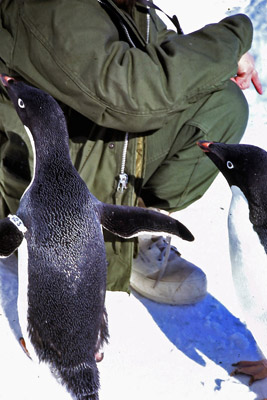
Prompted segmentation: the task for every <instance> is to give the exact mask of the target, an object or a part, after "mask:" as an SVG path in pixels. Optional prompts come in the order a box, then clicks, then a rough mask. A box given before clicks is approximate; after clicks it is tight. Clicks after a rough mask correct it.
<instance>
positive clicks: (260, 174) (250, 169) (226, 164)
mask: <svg viewBox="0 0 267 400" xmlns="http://www.w3.org/2000/svg"><path fill="white" fill-rule="evenodd" d="M197 144H198V146H199V147H200V148H201V149H202V150H203V151H204V152H205V153H206V155H207V156H208V157H209V158H210V159H211V161H213V163H214V164H215V165H216V166H217V168H218V169H219V170H220V171H221V172H222V174H223V175H224V177H225V178H226V180H227V182H228V184H229V186H230V187H231V186H233V185H234V186H237V187H239V188H240V189H241V190H242V192H244V193H246V192H249V191H251V190H254V189H256V188H257V187H264V186H266V184H267V152H266V151H264V150H263V149H261V148H259V147H257V146H253V145H247V144H225V143H215V142H207V141H199V142H198V143H197Z"/></svg>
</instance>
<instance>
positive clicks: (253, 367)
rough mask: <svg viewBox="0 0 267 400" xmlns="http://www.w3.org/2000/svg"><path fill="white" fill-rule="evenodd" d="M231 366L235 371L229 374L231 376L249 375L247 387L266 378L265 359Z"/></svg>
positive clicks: (266, 363)
mask: <svg viewBox="0 0 267 400" xmlns="http://www.w3.org/2000/svg"><path fill="white" fill-rule="evenodd" d="M232 365H233V366H234V367H236V369H235V370H234V371H233V372H232V373H231V376H234V375H237V374H245V375H249V376H250V381H249V385H252V383H253V382H255V381H258V380H260V379H264V378H267V360H265V359H264V360H260V361H240V362H238V363H236V364H232Z"/></svg>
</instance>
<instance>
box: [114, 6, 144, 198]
mask: <svg viewBox="0 0 267 400" xmlns="http://www.w3.org/2000/svg"><path fill="white" fill-rule="evenodd" d="M122 26H123V29H124V32H125V34H126V36H127V38H128V40H129V42H130V43H131V45H132V46H133V47H136V46H135V44H134V42H133V40H132V38H131V37H130V35H129V32H128V29H127V27H126V26H125V25H124V24H122ZM149 30H150V15H149V13H148V14H147V32H146V43H148V41H149ZM128 144H129V132H126V133H125V139H124V145H123V150H122V160H121V171H120V174H119V183H118V186H117V191H118V192H121V193H123V191H124V190H125V189H127V183H128V175H127V174H126V172H125V166H126V156H127V148H128Z"/></svg>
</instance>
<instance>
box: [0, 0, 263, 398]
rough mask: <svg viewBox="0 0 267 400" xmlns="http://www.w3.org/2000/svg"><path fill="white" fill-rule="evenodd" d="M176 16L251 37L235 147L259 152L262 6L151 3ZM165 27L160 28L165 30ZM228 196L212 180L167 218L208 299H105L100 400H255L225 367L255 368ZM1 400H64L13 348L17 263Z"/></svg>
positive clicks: (3, 349) (1, 319) (4, 319)
mask: <svg viewBox="0 0 267 400" xmlns="http://www.w3.org/2000/svg"><path fill="white" fill-rule="evenodd" d="M156 3H157V5H158V6H159V7H161V8H162V9H164V10H165V11H166V12H167V13H169V14H170V15H172V14H174V13H175V14H177V15H178V16H179V20H180V23H181V25H182V27H183V29H184V32H185V33H187V32H189V31H192V30H195V29H198V28H200V27H201V26H203V25H205V24H207V23H211V22H217V21H218V20H220V19H222V18H224V16H225V15H230V14H234V13H238V12H244V13H246V14H248V15H249V16H250V18H251V19H252V21H253V24H254V27H255V34H254V43H253V48H252V54H253V55H254V56H255V58H256V61H257V68H258V71H259V74H260V77H261V79H262V82H263V84H264V87H265V94H264V95H262V96H259V95H258V94H257V93H256V92H255V90H254V89H253V88H251V89H249V90H247V91H246V92H245V93H246V97H247V99H248V102H249V105H250V119H249V124H248V127H247V131H246V134H245V136H244V138H243V142H244V143H245V142H246V143H252V144H255V145H258V146H261V147H263V148H265V149H266V150H267V139H266V135H267V126H266V125H267V122H266V121H267V118H266V115H267V95H266V93H267V23H266V0H251V1H249V0H229V1H227V0H202V1H201V2H197V1H195V0H187V1H186V2H174V1H173V0H158V1H157V2H156ZM167 23H168V25H169V26H171V25H170V23H169V21H167ZM230 199H231V192H230V189H229V187H228V185H227V183H226V181H225V180H224V178H223V177H222V176H221V175H219V176H218V178H217V179H216V180H215V182H214V183H213V185H212V186H211V188H210V189H209V190H208V191H207V193H206V194H205V195H204V196H203V198H202V199H201V200H199V201H198V202H197V203H195V204H193V205H192V206H190V207H189V208H188V209H186V210H183V211H181V212H179V213H176V214H175V216H176V217H177V218H178V219H179V220H180V221H181V222H183V223H184V224H185V225H186V226H188V228H189V229H190V230H191V231H192V232H193V234H194V236H195V238H196V240H195V241H194V242H193V243H187V242H183V241H181V240H178V239H177V240H175V242H174V243H175V244H176V245H177V247H178V248H179V250H180V251H181V252H182V254H183V256H184V257H186V258H187V259H189V260H190V261H191V262H194V263H195V264H196V265H198V266H200V267H201V268H203V270H204V271H205V273H206V274H207V277H208V295H207V297H206V298H205V299H204V300H203V301H201V302H200V303H198V304H196V305H192V306H168V305H163V304H157V303H155V302H153V301H150V300H147V299H144V298H142V297H141V296H139V295H137V294H132V295H131V296H129V295H127V294H125V293H119V292H117V293H111V292H108V293H107V310H108V314H109V327H110V335H111V337H110V344H109V345H108V346H107V347H106V349H105V358H104V360H103V362H102V363H100V364H99V370H100V378H101V390H100V399H101V400H110V399H115V398H116V400H122V399H125V398H127V400H131V399H140V400H143V399H153V400H158V399H162V398H164V399H165V400H175V399H183V398H187V399H189V400H190V399H195V398H197V399H199V400H209V399H219V400H220V399H221V400H228V399H229V400H233V399H242V400H255V399H258V400H262V399H263V398H264V397H267V380H263V381H261V382H257V383H254V384H253V385H252V386H248V381H249V378H247V377H245V376H236V377H231V376H230V375H229V373H230V372H231V371H232V370H233V367H232V365H231V364H232V363H234V362H237V361H239V360H241V359H247V360H256V359H260V358H261V354H260V352H259V350H258V349H257V345H256V343H255V340H254V339H253V336H252V334H251V332H249V331H248V330H247V328H246V325H245V323H244V321H243V318H242V312H241V310H240V308H239V305H238V302H237V299H236V295H235V291H234V288H233V283H232V277H231V265H230V258H229V250H228V233H227V214H228V207H229V203H230ZM0 293H1V305H0V332H1V333H0V335H1V336H0V337H1V341H0V376H1V386H0V400H17V399H19V400H35V399H38V400H44V399H47V398H53V399H57V400H63V399H64V400H65V399H66V400H67V399H70V396H69V394H67V393H66V392H65V389H64V388H62V387H61V386H60V385H59V384H58V383H57V382H56V380H55V379H54V378H53V377H52V376H51V374H50V372H49V371H48V370H47V367H45V366H43V365H38V364H35V363H33V362H31V360H30V359H29V358H28V357H27V356H26V355H25V354H24V353H23V351H22V350H21V348H20V345H19V343H18V338H19V337H20V327H19V324H18V317H17V307H16V299H17V271H16V258H15V257H12V258H11V259H7V260H5V262H2V265H1V268H0Z"/></svg>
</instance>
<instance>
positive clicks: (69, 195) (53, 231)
mask: <svg viewBox="0 0 267 400" xmlns="http://www.w3.org/2000/svg"><path fill="white" fill-rule="evenodd" d="M1 81H2V84H3V85H4V87H5V88H6V90H7V93H8V95H9V97H10V99H11V100H12V102H13V104H14V107H15V109H16V111H17V113H18V115H19V117H20V119H21V120H22V122H23V124H24V126H25V129H26V131H27V132H28V134H29V137H30V139H31V143H32V147H33V153H34V173H33V177H32V181H31V183H30V185H29V186H28V188H27V189H26V191H25V192H24V194H23V196H22V198H21V201H20V204H19V208H18V210H17V213H16V215H10V216H8V217H7V218H5V219H3V220H1V221H0V256H1V257H8V256H9V255H11V254H12V253H13V252H14V251H15V250H16V249H17V248H18V259H19V267H18V268H19V295H18V312H19V322H20V325H21V329H22V332H23V339H22V340H21V343H22V344H23V343H25V345H24V347H25V348H26V349H27V352H28V354H29V355H30V357H31V358H35V357H37V360H38V359H39V361H43V362H46V363H48V364H49V366H50V367H51V369H52V370H53V371H55V373H56V376H57V377H59V381H60V382H62V383H63V384H64V386H65V387H66V388H67V390H68V391H69V392H70V393H71V395H72V397H73V398H74V399H76V400H97V399H98V390H99V376H98V369H97V366H96V358H97V359H98V358H100V348H101V346H102V345H103V343H104V342H107V340H108V326H107V316H106V311H105V304H104V303H105V288H106V268H107V265H106V255H105V247H104V240H103V235H102V228H101V226H103V227H104V228H105V229H108V230H110V231H111V232H113V233H115V234H117V235H120V236H122V237H124V238H130V237H133V236H134V235H137V234H138V233H139V232H142V231H154V232H157V231H159V232H161V231H163V232H166V233H168V234H174V235H178V236H180V237H182V238H183V239H185V240H189V241H191V240H193V236H192V234H191V233H190V232H189V231H188V229H187V228H186V227H185V226H184V225H182V224H181V223H180V222H178V221H176V220H175V219H173V218H170V217H167V216H165V215H163V214H160V213H157V212H153V211H149V210H145V209H140V208H136V207H126V206H125V207H123V206H115V205H108V204H104V203H102V202H100V201H99V200H97V199H96V198H95V197H94V196H93V195H92V194H91V193H90V191H89V190H88V188H87V187H86V185H85V183H84V182H83V180H82V179H81V178H80V176H79V174H78V173H77V171H76V170H75V168H74V166H73V165H72V162H71V159H70V155H69V146H68V131H67V127H66V122H65V118H64V114H63V112H62V110H61V108H60V107H59V105H58V104H57V102H56V101H55V100H54V99H53V98H52V97H51V96H50V95H48V94H46V93H44V92H43V91H41V90H39V89H36V88H33V87H31V86H28V85H26V84H25V83H23V82H19V81H16V80H14V79H13V78H11V77H8V76H6V75H1ZM24 341H25V342H24Z"/></svg>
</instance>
